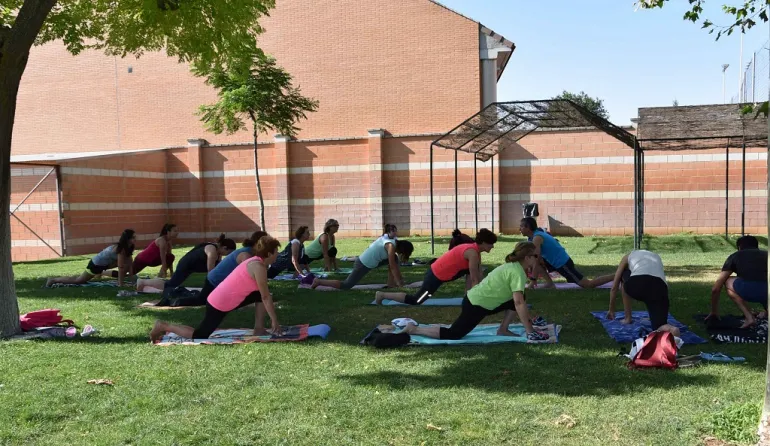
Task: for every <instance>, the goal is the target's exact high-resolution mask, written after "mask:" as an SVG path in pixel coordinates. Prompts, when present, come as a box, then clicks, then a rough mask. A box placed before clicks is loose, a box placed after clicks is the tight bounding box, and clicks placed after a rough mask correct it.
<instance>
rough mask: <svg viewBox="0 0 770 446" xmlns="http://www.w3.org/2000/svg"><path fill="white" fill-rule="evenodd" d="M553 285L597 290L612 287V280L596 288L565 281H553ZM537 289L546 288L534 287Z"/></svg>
mask: <svg viewBox="0 0 770 446" xmlns="http://www.w3.org/2000/svg"><path fill="white" fill-rule="evenodd" d="M554 285H556V289H557V290H583V289H586V290H590V289H594V290H598V289H602V290H609V289H611V288H612V282H610V283H605V284H604V285H599V286H598V287H596V288H582V287H580V285H578V284H576V283H567V282H554ZM538 289H546V288H540V287H538V288H535V290H538Z"/></svg>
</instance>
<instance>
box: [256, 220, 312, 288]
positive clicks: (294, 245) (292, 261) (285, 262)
mask: <svg viewBox="0 0 770 446" xmlns="http://www.w3.org/2000/svg"><path fill="white" fill-rule="evenodd" d="M309 239H310V231H308V227H307V226H300V227H299V228H298V229H297V230H296V231H294V238H293V239H292V240H291V242H289V244H288V245H286V249H284V250H283V251H281V253H280V254H278V258H277V259H276V260H275V262H273V264H272V265H270V269H269V270H267V278H268V279H273V278H275V277H277V276H278V275H279V274H281V273H282V272H284V271H286V270H288V269H289V268H291V269H293V270H294V271H293V276H294V277H295V278H296V277H298V276H301V275H303V274H310V268H308V266H307V263H308V262H307V257H306V256H305V242H306V241H308V240H309Z"/></svg>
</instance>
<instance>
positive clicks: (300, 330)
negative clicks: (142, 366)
mask: <svg viewBox="0 0 770 446" xmlns="http://www.w3.org/2000/svg"><path fill="white" fill-rule="evenodd" d="M281 328H283V329H284V330H288V332H287V333H286V334H284V335H283V336H280V337H277V336H272V335H266V336H252V335H251V333H252V332H253V330H252V329H249V328H235V329H219V330H216V331H215V332H214V333H213V334H212V335H211V337H209V338H208V339H186V338H183V337H180V336H177V335H175V334H173V333H168V334H166V335H164V336H163V338H161V339H160V340H159V341H157V342H155V345H161V346H168V345H213V344H249V343H252V342H296V341H304V340H305V339H307V338H309V337H319V338H321V339H326V337H327V336H328V335H329V332H330V331H331V327H329V326H328V325H326V324H321V325H313V326H309V325H291V326H281Z"/></svg>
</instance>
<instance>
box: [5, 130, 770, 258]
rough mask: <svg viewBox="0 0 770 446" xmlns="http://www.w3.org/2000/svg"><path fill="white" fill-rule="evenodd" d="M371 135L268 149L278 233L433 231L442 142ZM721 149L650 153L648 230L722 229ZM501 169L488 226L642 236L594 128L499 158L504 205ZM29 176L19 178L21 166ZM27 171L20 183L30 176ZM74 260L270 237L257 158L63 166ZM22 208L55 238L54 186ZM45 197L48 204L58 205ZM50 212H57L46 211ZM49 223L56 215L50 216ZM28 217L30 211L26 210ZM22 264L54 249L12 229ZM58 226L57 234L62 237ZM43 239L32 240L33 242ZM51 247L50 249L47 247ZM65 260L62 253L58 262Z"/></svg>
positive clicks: (759, 201)
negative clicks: (166, 226)
mask: <svg viewBox="0 0 770 446" xmlns="http://www.w3.org/2000/svg"><path fill="white" fill-rule="evenodd" d="M361 133H362V134H363V135H362V136H361V137H359V138H351V139H343V140H334V141H293V142H287V141H285V140H284V139H282V138H277V139H275V140H273V141H269V140H268V141H264V143H261V144H260V146H259V167H260V168H259V172H260V179H261V183H262V193H263V196H264V200H265V217H266V225H267V230H268V231H269V232H270V233H272V234H273V235H275V236H277V237H279V238H280V239H281V240H286V239H287V238H288V237H290V235H291V234H292V233H293V231H294V229H295V228H296V227H298V226H301V225H307V226H309V227H310V228H311V231H313V233H314V234H315V233H317V231H320V230H321V228H322V227H323V223H324V222H325V221H326V220H327V219H329V218H335V219H337V220H339V221H340V236H341V237H346V236H367V237H374V236H377V235H379V234H380V232H381V230H382V226H383V225H384V224H385V223H394V224H396V225H397V226H398V227H399V231H400V234H401V235H402V236H407V235H418V234H419V235H427V234H429V232H430V221H431V219H430V199H429V187H430V182H429V178H430V170H429V164H428V163H429V159H430V158H429V156H430V150H429V148H430V142H431V140H432V139H434V138H435V136H431V135H426V136H405V137H398V136H392V135H390V134H388V133H386V132H379V131H369V132H368V133H367V132H365V131H362V132H361ZM747 152H748V153H747V163H746V165H747V168H746V189H747V199H746V205H747V209H746V227H747V231H748V232H750V233H763V232H764V230H765V227H766V221H767V220H766V209H767V206H766V201H767V192H766V189H765V184H766V178H767V176H766V175H767V174H766V172H767V156H766V153H765V152H764V151H763V150H761V149H749V150H748V151H747ZM433 159H434V193H435V197H434V200H435V206H434V218H435V227H436V232H437V233H438V234H448V233H449V232H451V231H452V229H454V227H455V224H454V220H455V213H454V196H455V195H454V178H455V171H454V152H451V151H448V150H444V149H436V150H435V151H434V158H433ZM724 160H725V154H724V152H723V151H703V152H698V153H689V152H676V153H666V152H660V153H648V154H647V155H646V174H645V175H646V178H645V180H646V181H645V197H646V199H645V205H646V212H645V217H646V219H645V221H646V232H647V233H649V234H669V233H678V232H695V233H721V232H723V231H724V204H725V191H724V181H725V180H724V169H725V162H724ZM729 164H730V166H729V169H730V178H729V180H730V191H729V196H730V202H729V206H730V209H731V212H730V219H729V225H730V231H731V232H733V233H737V232H739V231H740V198H739V196H740V182H741V170H740V169H741V168H740V165H741V163H740V153H739V152H738V151H735V152H733V153H731V154H730V163H729ZM492 169H493V167H492V164H491V163H489V162H487V163H478V164H477V183H478V194H479V195H478V197H479V226H480V227H488V228H489V227H492V225H493V224H494V228H495V230H496V231H500V228H502V231H503V232H505V233H517V232H518V226H519V220H520V219H521V216H522V213H521V205H522V204H523V203H525V202H528V201H534V202H537V203H538V204H539V205H540V214H541V216H540V218H539V223H540V225H541V226H546V227H549V228H550V229H551V230H552V231H553V232H554V233H556V234H573V235H621V234H626V235H630V234H632V233H633V161H632V152H631V150H630V149H628V148H627V147H625V146H623V145H622V144H620V143H618V142H617V141H615V140H613V139H612V138H610V137H609V136H606V135H604V134H602V133H600V132H596V131H583V132H576V131H573V132H548V133H545V132H543V133H535V134H531V135H529V136H527V137H526V138H524V139H523V140H522V141H520V144H519V145H516V146H514V147H508V148H506V149H505V150H504V151H503V152H502V154H501V156H500V157H499V158H497V159H495V164H494V169H495V185H494V188H495V201H494V206H495V210H494V222H493V221H492V212H493V209H492V206H493V202H492V200H491V197H490V193H491V188H492V184H491V180H492V178H491V177H492ZM44 170H45V169H43V168H40V167H38V168H33V169H28V170H27V171H26V174H27V175H26V176H14V177H13V179H14V192H13V193H14V202H18V201H19V200H21V198H23V195H25V194H26V192H27V191H28V190H29V188H31V186H34V184H35V183H36V182H37V181H39V179H40V178H41V177H42V175H43V174H44V173H45V172H44ZM19 172H21V171H19ZM18 175H21V174H20V173H19V174H18ZM457 178H458V191H457V192H458V197H459V203H458V207H459V226H460V229H462V230H464V231H467V232H473V230H474V228H475V217H474V203H473V198H474V196H473V194H474V188H473V185H474V181H473V159H472V158H471V156H470V155H468V154H465V153H461V154H459V156H458V170H457ZM61 181H62V198H63V201H64V205H63V206H64V209H63V215H64V234H65V246H66V252H67V254H80V253H87V252H95V251H98V250H99V249H101V248H102V247H103V246H104V245H105V244H107V243H110V242H112V241H114V240H116V239H117V237H118V236H119V235H120V232H121V231H122V230H123V229H124V228H127V227H131V228H133V229H135V230H136V231H137V232H138V234H139V240H140V243H139V245H140V247H143V246H144V245H146V244H147V242H148V241H149V240H152V239H153V238H154V237H156V236H157V233H158V231H159V230H160V228H161V226H162V225H163V223H165V222H173V223H176V224H177V225H179V229H180V231H181V237H180V243H197V242H200V241H202V240H213V239H214V238H215V237H216V236H217V235H218V234H219V233H220V232H224V233H227V234H228V235H229V236H231V237H232V238H235V239H237V240H238V241H240V240H241V239H242V238H244V237H245V236H247V235H248V234H250V233H251V232H252V231H254V230H256V229H257V228H258V224H259V210H260V207H259V201H258V198H257V189H256V182H255V178H254V153H253V149H252V147H251V146H249V145H229V146H212V145H208V144H207V143H206V142H205V141H200V140H191V141H190V142H189V145H188V147H185V148H179V149H171V150H158V151H153V152H146V153H140V154H126V155H119V156H102V157H97V158H91V159H85V160H71V161H68V162H63V163H61ZM44 186H45V187H44V188H41V189H40V192H38V195H37V197H36V198H35V199H34V200H31V201H28V202H27V203H29V204H30V205H31V204H33V203H34V204H41V207H40V208H39V209H37V208H36V209H32V208H29V207H28V208H24V210H25V211H27V212H29V215H27V214H23V216H24V217H25V218H26V219H27V221H30V222H34V224H36V225H39V228H41V231H48V232H43V234H44V237H45V238H46V239H48V238H51V239H52V240H56V238H57V236H58V227H57V226H56V224H55V222H56V218H55V217H56V212H53V211H52V210H51V211H49V208H50V206H52V205H51V203H54V202H55V193H54V194H51V193H50V189H51V187H54V188H55V182H54V183H50V184H48V183H44ZM46 200H47V201H46ZM46 203H48V206H49V207H45V206H43V205H44V204H46ZM49 214H50V215H49ZM20 215H21V214H20ZM14 228H15V229H14V243H15V245H14V246H16V248H15V249H16V250H15V251H14V252H15V255H16V257H15V258H17V259H20V260H23V259H32V258H36V256H40V255H42V254H40V252H42V253H45V250H42V249H41V248H40V247H39V246H37V245H34V246H29V249H27V247H26V245H25V243H27V242H25V240H33V239H34V237H31V236H30V235H29V234H24V233H23V232H21V230H20V229H19V227H18V226H14ZM52 231H53V232H52ZM29 243H32V242H29ZM49 251H50V249H49ZM51 254H53V253H51Z"/></svg>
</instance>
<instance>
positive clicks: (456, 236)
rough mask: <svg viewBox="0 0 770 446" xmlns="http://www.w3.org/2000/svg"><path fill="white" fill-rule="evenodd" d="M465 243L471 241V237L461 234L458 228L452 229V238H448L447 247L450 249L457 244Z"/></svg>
mask: <svg viewBox="0 0 770 446" xmlns="http://www.w3.org/2000/svg"><path fill="white" fill-rule="evenodd" d="M493 235H494V234H493ZM466 243H473V239H472V238H470V236H468V235H466V234H463V233H462V231H460V230H459V229H455V230H454V231H452V239H451V240H449V249H452V248H454V247H455V246H458V245H464V244H466Z"/></svg>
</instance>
